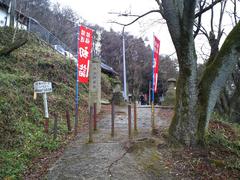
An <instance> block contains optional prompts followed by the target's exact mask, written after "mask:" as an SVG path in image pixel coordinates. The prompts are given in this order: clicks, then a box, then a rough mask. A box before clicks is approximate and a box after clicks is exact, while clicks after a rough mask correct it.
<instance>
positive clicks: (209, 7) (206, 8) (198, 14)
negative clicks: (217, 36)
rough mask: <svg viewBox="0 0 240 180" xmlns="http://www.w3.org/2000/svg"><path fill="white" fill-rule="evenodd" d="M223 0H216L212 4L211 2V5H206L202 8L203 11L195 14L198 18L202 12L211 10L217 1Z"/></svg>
mask: <svg viewBox="0 0 240 180" xmlns="http://www.w3.org/2000/svg"><path fill="white" fill-rule="evenodd" d="M221 1H223V0H216V1H214V2H213V3H212V4H210V5H209V6H207V7H205V8H204V9H202V10H201V11H199V12H197V13H196V14H195V18H197V17H198V16H200V15H201V14H203V13H205V12H206V11H208V10H210V9H211V8H212V7H213V6H215V5H216V4H217V3H219V2H221Z"/></svg>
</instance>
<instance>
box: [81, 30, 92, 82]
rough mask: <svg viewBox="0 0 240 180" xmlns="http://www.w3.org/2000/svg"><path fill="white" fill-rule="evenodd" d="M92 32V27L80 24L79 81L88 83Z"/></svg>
mask: <svg viewBox="0 0 240 180" xmlns="http://www.w3.org/2000/svg"><path fill="white" fill-rule="evenodd" d="M92 34H93V31H92V30H91V29H89V28H87V27H84V26H80V30H79V36H78V81H79V82H81V83H88V76H89V64H90V60H91V51H92Z"/></svg>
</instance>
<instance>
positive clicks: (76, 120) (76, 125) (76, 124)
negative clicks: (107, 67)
mask: <svg viewBox="0 0 240 180" xmlns="http://www.w3.org/2000/svg"><path fill="white" fill-rule="evenodd" d="M79 28H80V27H79V26H78V34H77V47H79V39H78V38H79ZM77 54H78V48H77ZM75 105H76V106H75V125H74V134H75V135H77V129H78V63H77V66H76V99H75Z"/></svg>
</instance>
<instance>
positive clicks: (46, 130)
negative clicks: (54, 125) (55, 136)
mask: <svg viewBox="0 0 240 180" xmlns="http://www.w3.org/2000/svg"><path fill="white" fill-rule="evenodd" d="M43 105H44V117H45V124H44V129H45V132H46V133H48V126H49V115H48V104H47V93H43Z"/></svg>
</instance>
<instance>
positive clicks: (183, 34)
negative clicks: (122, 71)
mask: <svg viewBox="0 0 240 180" xmlns="http://www.w3.org/2000/svg"><path fill="white" fill-rule="evenodd" d="M195 3H196V2H195V1H194V0H192V1H190V0H185V1H184V0H179V1H174V0H166V1H162V5H163V10H164V18H165V19H166V22H167V25H168V29H169V31H170V34H171V37H172V40H173V44H174V46H175V48H176V51H177V56H178V62H179V77H178V82H177V90H176V106H175V115H174V117H173V120H172V123H171V126H170V128H169V134H170V136H171V137H173V138H175V139H177V140H178V141H180V142H182V143H184V144H187V145H191V144H195V143H196V141H195V134H196V130H197V121H196V120H197V119H196V107H197V95H198V92H197V88H196V86H197V57H196V53H195V46H194V38H193V22H194V12H195Z"/></svg>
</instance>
